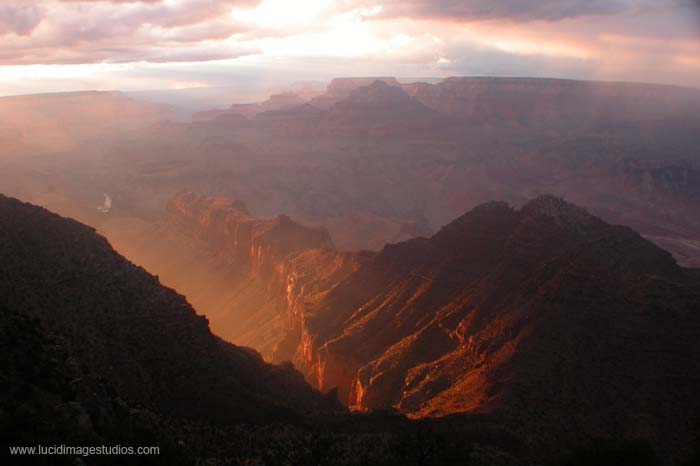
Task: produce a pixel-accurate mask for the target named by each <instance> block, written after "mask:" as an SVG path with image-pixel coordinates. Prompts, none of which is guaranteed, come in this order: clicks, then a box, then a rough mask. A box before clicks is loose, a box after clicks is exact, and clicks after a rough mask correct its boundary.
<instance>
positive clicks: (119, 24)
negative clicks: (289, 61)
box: [0, 0, 258, 65]
mask: <svg viewBox="0 0 700 466" xmlns="http://www.w3.org/2000/svg"><path fill="white" fill-rule="evenodd" d="M257 3H258V0H169V1H162V0H138V1H136V0H129V1H127V0H32V1H29V0H2V2H0V65H17V64H60V63H64V64H75V63H100V62H104V63H123V62H128V61H159V62H160V61H163V60H164V59H166V58H167V57H173V61H183V60H184V59H185V58H187V59H191V60H193V61H200V60H201V61H206V60H213V59H226V58H235V57H239V56H241V54H244V53H243V52H242V51H244V50H251V49H252V48H251V47H250V46H248V45H241V44H236V43H235V41H232V40H229V39H230V38H231V36H233V35H234V34H241V33H243V32H246V31H247V26H245V25H242V24H239V23H236V22H234V21H232V20H231V11H232V9H233V8H234V7H247V8H251V7H254V6H255V5H257ZM205 48H206V49H207V50H209V52H206V53H199V52H198V51H199V50H204V49H205ZM213 49H216V52H210V51H211V50H213ZM193 50H194V51H193ZM245 53H248V52H245Z"/></svg>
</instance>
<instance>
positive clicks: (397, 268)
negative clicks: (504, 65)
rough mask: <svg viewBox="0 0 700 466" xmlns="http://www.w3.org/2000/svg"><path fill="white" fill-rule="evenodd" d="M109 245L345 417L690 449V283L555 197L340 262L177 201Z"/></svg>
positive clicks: (310, 233) (282, 226)
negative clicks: (491, 418)
mask: <svg viewBox="0 0 700 466" xmlns="http://www.w3.org/2000/svg"><path fill="white" fill-rule="evenodd" d="M114 244H115V247H116V248H117V249H118V250H120V251H121V252H122V253H123V254H125V255H127V256H129V257H140V258H142V259H143V264H144V266H145V267H146V268H147V269H149V270H152V271H153V272H154V273H157V274H158V275H159V276H160V277H161V278H162V279H163V281H164V283H166V284H168V285H171V286H174V287H177V289H179V290H181V292H183V293H184V294H186V295H187V296H188V299H191V300H192V302H193V303H194V304H195V306H196V307H197V308H198V309H200V311H201V312H204V313H205V314H206V315H207V316H208V317H209V319H210V320H211V322H212V328H213V330H214V331H215V332H216V333H218V334H219V335H220V336H222V337H223V338H225V339H228V340H231V341H234V342H236V343H244V344H246V345H250V346H253V347H256V348H257V349H259V350H260V351H261V352H262V354H263V355H264V356H265V357H266V358H267V359H269V360H271V361H273V362H278V363H280V362H283V361H292V362H293V364H294V366H295V367H296V368H297V369H298V370H300V371H301V372H302V373H303V374H304V376H305V378H306V380H307V381H308V382H309V383H310V384H311V385H312V386H314V387H316V388H317V389H319V390H320V391H322V392H329V391H333V392H337V396H338V398H339V400H340V401H342V402H343V403H344V404H346V405H348V406H349V407H350V408H351V409H354V410H359V411H373V410H387V409H396V410H398V411H400V412H402V413H404V414H406V415H408V416H410V417H415V418H424V417H435V416H437V417H442V416H447V415H453V414H457V413H473V414H476V413H492V414H496V415H498V416H499V418H501V419H504V422H506V423H507V424H508V425H509V426H510V428H512V429H514V431H517V433H518V435H519V437H520V438H526V439H528V442H532V443H537V442H538V439H541V438H543V437H547V438H554V437H556V438H558V439H559V440H560V441H561V442H563V443H567V442H571V441H574V440H576V441H581V440H582V439H581V438H576V436H577V435H578V433H580V432H589V433H590V432H596V433H597V435H601V436H605V435H613V433H614V432H628V433H631V432H634V433H635V435H641V436H642V437H644V438H649V439H651V441H652V442H653V443H654V444H665V445H671V444H674V445H675V444H677V442H678V444H680V443H683V442H687V441H689V440H688V439H689V437H688V436H690V435H691V433H690V432H689V431H685V432H681V431H679V430H678V428H677V427H676V428H674V429H672V430H671V431H672V432H673V434H669V433H668V432H669V430H668V429H669V426H671V425H672V424H673V423H674V422H675V420H677V419H679V418H682V417H683V416H686V415H688V414H689V413H691V412H692V413H694V412H700V411H697V409H698V407H697V406H696V404H695V401H693V400H694V399H695V397H694V395H693V393H694V390H695V382H694V381H693V380H694V379H692V377H691V378H687V377H685V376H684V375H683V374H692V373H697V372H698V371H700V367H698V365H697V358H696V355H697V354H700V347H699V346H698V345H697V343H696V338H695V337H694V335H697V333H698V332H699V331H700V316H699V315H698V314H697V303H698V302H700V290H699V289H698V287H697V283H698V279H699V278H700V275H699V271H698V270H697V269H685V268H682V267H679V266H678V265H677V264H676V262H675V260H674V259H673V258H672V256H671V255H670V254H669V253H667V252H665V251H663V250H661V249H660V248H658V247H657V246H655V245H653V244H652V243H650V242H649V241H647V240H645V239H644V238H642V237H641V236H639V235H638V234H637V233H635V232H634V231H632V230H630V229H629V228H625V227H618V226H612V225H609V224H607V223H605V222H603V221H601V220H599V219H597V218H596V217H594V216H592V215H591V214H589V213H588V212H587V211H585V210H583V209H581V208H579V207H575V206H573V205H571V204H569V203H566V202H565V201H563V200H561V199H559V198H556V197H551V196H542V197H538V198H536V199H534V200H532V201H530V202H529V203H527V204H526V205H524V206H523V207H522V208H521V209H520V210H516V209H513V208H512V207H510V206H508V205H507V204H505V203H499V202H493V203H487V204H484V205H481V206H478V207H476V208H475V209H473V210H471V211H470V212H468V213H466V214H464V215H463V216H461V217H459V218H458V219H456V220H454V221H453V222H451V223H449V224H448V225H446V226H445V227H443V228H442V229H440V231H438V232H437V233H436V234H435V235H433V236H432V237H430V238H416V239H412V240H408V241H405V242H401V243H397V244H390V245H386V246H385V247H384V248H383V249H382V250H380V251H377V252H370V251H365V252H342V251H338V250H336V249H335V248H334V247H333V245H332V242H331V241H330V239H329V236H328V234H327V232H326V231H325V230H323V229H319V228H317V227H313V228H311V227H304V226H302V225H299V224H298V223H296V222H294V221H293V220H291V219H289V218H288V217H278V218H275V219H272V220H258V219H254V218H251V217H250V214H249V213H248V212H247V210H246V208H245V206H244V204H242V203H241V202H240V201H229V200H225V199H221V198H210V197H207V196H203V195H199V194H195V193H193V192H187V191H185V192H182V193H180V194H179V195H178V196H176V197H175V198H174V199H173V200H172V201H171V202H170V203H169V208H168V211H167V214H166V216H165V217H164V220H163V223H162V224H161V225H160V226H158V227H156V228H154V229H152V230H149V231H147V232H140V233H139V234H138V235H136V236H134V237H132V238H127V237H123V238H121V239H120V240H115V243H114ZM194 258H196V259H194ZM203 284H206V286H207V288H204V287H203V286H204V285H203ZM211 296H216V299H215V300H212V299H211ZM551 387H556V391H554V390H553V389H550V388H551ZM652 400H653V401H652ZM684 410H688V412H686V413H684V412H683V411H684ZM565 413H566V414H565ZM574 413H576V414H574ZM691 417H692V415H691ZM516 426H517V427H516ZM543 429H544V430H543ZM682 438H685V440H683V441H681V439H682Z"/></svg>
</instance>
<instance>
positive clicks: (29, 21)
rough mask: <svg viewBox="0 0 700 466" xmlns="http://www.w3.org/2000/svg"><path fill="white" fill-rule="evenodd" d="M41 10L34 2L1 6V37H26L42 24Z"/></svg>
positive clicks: (11, 2)
mask: <svg viewBox="0 0 700 466" xmlns="http://www.w3.org/2000/svg"><path fill="white" fill-rule="evenodd" d="M41 19H42V18H41V13H40V11H39V8H37V6H36V5H34V4H33V2H27V1H10V2H3V3H2V4H0V36H2V35H3V34H8V33H12V34H17V35H20V36H25V35H27V34H29V33H31V32H32V30H34V28H35V27H36V26H37V25H38V24H39V23H40V22H41Z"/></svg>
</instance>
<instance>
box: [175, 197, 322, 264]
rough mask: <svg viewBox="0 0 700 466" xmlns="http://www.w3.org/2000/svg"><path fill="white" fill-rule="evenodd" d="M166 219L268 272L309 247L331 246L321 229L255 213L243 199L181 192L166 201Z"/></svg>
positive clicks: (236, 259)
mask: <svg viewBox="0 0 700 466" xmlns="http://www.w3.org/2000/svg"><path fill="white" fill-rule="evenodd" d="M167 221H168V222H171V223H172V224H173V225H176V226H178V227H184V229H185V230H186V231H188V232H189V234H191V235H193V236H194V237H195V238H198V239H201V240H204V241H205V242H206V243H207V244H208V245H209V246H210V247H212V248H214V249H216V250H218V251H219V252H220V253H221V254H224V255H225V256H226V257H227V259H228V260H229V261H231V262H235V263H238V265H241V264H246V265H248V266H250V268H251V271H252V272H254V273H262V274H269V273H270V272H271V271H272V270H273V269H274V268H275V267H276V266H277V265H279V264H280V263H281V262H282V261H283V260H284V258H285V257H287V256H288V255H290V254H293V253H296V252H300V251H304V250H307V249H334V246H333V242H332V241H331V238H330V235H329V234H328V231H327V230H326V229H325V228H323V227H310V226H304V225H301V224H299V223H297V222H295V221H294V220H292V219H291V218H289V217H288V216H286V215H280V216H278V217H276V218H274V219H258V218H256V217H253V216H252V215H251V214H250V212H249V211H248V209H247V207H246V205H245V204H244V203H243V202H241V201H236V200H230V199H226V198H215V197H209V196H206V195H203V194H197V193H194V192H192V191H183V192H180V193H179V194H178V195H177V196H175V198H174V199H172V200H171V201H170V202H169V203H168V207H167Z"/></svg>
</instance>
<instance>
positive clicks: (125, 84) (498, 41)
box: [0, 0, 700, 95]
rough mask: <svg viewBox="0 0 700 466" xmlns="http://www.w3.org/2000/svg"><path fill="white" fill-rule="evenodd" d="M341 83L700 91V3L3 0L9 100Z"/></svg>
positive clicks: (3, 73)
mask: <svg viewBox="0 0 700 466" xmlns="http://www.w3.org/2000/svg"><path fill="white" fill-rule="evenodd" d="M337 76H397V77H447V76H535V77H540V76H546V77H556V78H573V79H600V80H615V81H618V80H620V81H641V82H656V83H665V84H678V85H686V86H693V87H700V1H699V0H336V1H330V0H140V1H137V0H0V95H12V94H23V93H37V92H55V91H71V90H84V89H98V90H112V89H120V90H146V89H182V88H199V87H221V86H246V85H249V86H253V87H255V86H258V87H260V86H277V85H280V84H283V83H285V82H293V81H303V80H315V81H325V80H328V79H331V78H333V77H337Z"/></svg>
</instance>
